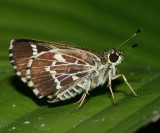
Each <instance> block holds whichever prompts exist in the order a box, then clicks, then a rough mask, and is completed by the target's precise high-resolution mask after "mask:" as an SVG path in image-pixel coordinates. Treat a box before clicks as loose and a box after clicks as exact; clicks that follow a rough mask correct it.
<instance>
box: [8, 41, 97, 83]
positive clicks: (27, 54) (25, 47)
mask: <svg viewBox="0 0 160 133" xmlns="http://www.w3.org/2000/svg"><path fill="white" fill-rule="evenodd" d="M51 49H52V50H54V49H70V50H77V49H79V50H81V51H87V52H91V53H94V54H98V53H97V52H96V51H93V50H90V49H87V48H82V47H77V46H71V45H66V44H60V43H52V42H45V41H38V40H31V39H13V40H12V41H11V43H10V48H9V56H10V61H11V64H12V65H13V67H14V70H15V71H16V74H17V75H18V76H19V77H20V78H21V80H22V81H23V82H25V83H26V82H27V81H26V67H27V64H28V61H29V59H30V58H31V57H33V56H36V55H37V54H39V53H40V52H43V51H48V50H51Z"/></svg>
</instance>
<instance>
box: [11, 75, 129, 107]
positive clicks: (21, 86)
mask: <svg viewBox="0 0 160 133" xmlns="http://www.w3.org/2000/svg"><path fill="white" fill-rule="evenodd" d="M10 82H11V84H12V86H14V89H15V90H16V91H18V92H19V93H21V94H22V95H25V96H27V97H29V98H31V99H32V100H33V101H34V102H35V103H36V104H38V105H39V106H44V105H48V107H57V106H63V105H67V104H73V103H75V102H77V101H78V100H79V99H80V98H81V96H82V94H83V93H82V94H80V95H77V96H75V97H74V98H71V99H69V100H66V101H60V102H57V103H48V102H47V97H44V98H42V99H38V98H37V97H36V96H35V94H34V93H33V92H32V90H31V89H30V88H29V87H28V86H27V85H26V84H25V83H23V82H22V81H21V80H20V78H19V77H18V76H13V77H11V78H10ZM123 83H124V82H123V81H122V80H121V79H116V80H114V81H112V89H113V92H122V93H125V92H124V91H123V90H122V91H116V89H115V88H117V86H119V85H120V84H123ZM105 93H109V95H110V100H112V96H111V93H110V91H109V88H108V87H107V83H106V84H104V85H103V86H102V87H101V86H100V87H97V88H95V89H93V90H92V91H90V92H89V94H90V95H88V96H87V97H86V100H85V101H84V104H85V103H86V102H87V101H88V100H89V98H90V97H94V96H98V95H102V94H105ZM125 95H127V94H126V93H125Z"/></svg>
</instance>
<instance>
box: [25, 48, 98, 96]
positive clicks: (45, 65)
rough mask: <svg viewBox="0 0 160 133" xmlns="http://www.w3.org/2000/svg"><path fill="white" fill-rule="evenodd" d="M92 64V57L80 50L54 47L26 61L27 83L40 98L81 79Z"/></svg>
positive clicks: (86, 74) (88, 71)
mask: <svg viewBox="0 0 160 133" xmlns="http://www.w3.org/2000/svg"><path fill="white" fill-rule="evenodd" d="M94 65H95V62H94V59H92V58H91V57H90V55H88V54H87V53H86V52H82V51H77V50H76V51H75V50H67V49H55V50H52V51H47V52H41V53H40V54H38V55H37V56H35V57H34V58H33V59H30V60H29V62H28V66H27V81H28V85H29V86H30V87H31V88H32V89H33V92H34V93H35V94H36V95H37V96H38V97H39V98H42V97H44V96H47V95H49V94H51V93H52V94H53V93H56V92H57V91H63V90H64V88H65V89H67V88H69V87H70V86H73V85H74V84H77V83H78V82H80V81H82V80H83V78H84V77H85V76H88V74H89V73H90V69H91V67H93V66H94Z"/></svg>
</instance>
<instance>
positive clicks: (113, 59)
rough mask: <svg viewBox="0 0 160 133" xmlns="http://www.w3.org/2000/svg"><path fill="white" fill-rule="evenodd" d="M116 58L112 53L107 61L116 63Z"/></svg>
mask: <svg viewBox="0 0 160 133" xmlns="http://www.w3.org/2000/svg"><path fill="white" fill-rule="evenodd" d="M118 57H119V56H117V55H116V54H115V53H113V54H111V55H110V56H109V59H110V61H111V62H116V61H117V60H118Z"/></svg>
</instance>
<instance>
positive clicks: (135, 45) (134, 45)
mask: <svg viewBox="0 0 160 133" xmlns="http://www.w3.org/2000/svg"><path fill="white" fill-rule="evenodd" d="M137 46H138V44H137V43H136V44H133V45H132V46H130V47H128V48H126V49H123V50H122V51H127V50H129V49H131V48H134V47H137Z"/></svg>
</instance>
